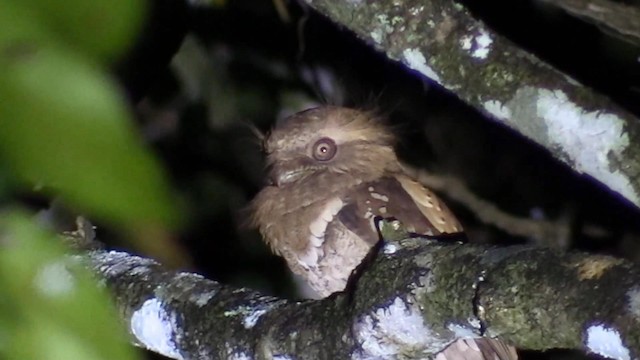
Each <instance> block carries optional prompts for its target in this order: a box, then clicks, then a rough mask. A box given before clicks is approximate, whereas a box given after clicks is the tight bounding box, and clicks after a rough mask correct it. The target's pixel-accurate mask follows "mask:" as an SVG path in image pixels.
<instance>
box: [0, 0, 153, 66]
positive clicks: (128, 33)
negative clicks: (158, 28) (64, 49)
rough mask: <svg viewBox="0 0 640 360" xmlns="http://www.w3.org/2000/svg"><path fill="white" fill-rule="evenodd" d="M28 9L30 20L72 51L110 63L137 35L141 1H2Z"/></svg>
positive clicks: (142, 11)
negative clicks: (45, 28) (44, 27)
mask: <svg viewBox="0 0 640 360" xmlns="http://www.w3.org/2000/svg"><path fill="white" fill-rule="evenodd" d="M4 1H5V2H16V3H20V4H21V5H23V6H25V7H27V8H29V9H30V10H31V13H32V16H33V17H34V19H35V20H36V21H37V22H38V23H41V24H43V25H44V26H46V27H47V28H48V29H49V32H51V33H52V34H53V35H55V37H57V38H59V39H60V40H61V41H63V42H64V43H65V44H66V45H67V46H70V47H73V48H74V49H76V51H79V52H82V53H85V54H88V55H90V56H91V57H93V58H95V59H98V60H108V61H110V60H114V59H115V58H116V57H117V55H119V54H120V53H121V52H122V51H123V50H125V49H126V48H127V47H128V46H129V45H130V43H131V41H132V40H133V39H134V36H133V35H135V34H137V33H138V29H139V27H140V20H141V19H142V14H143V13H144V10H145V9H144V5H145V4H146V3H145V2H144V1H142V0H92V1H85V0H46V1H42V0H4Z"/></svg>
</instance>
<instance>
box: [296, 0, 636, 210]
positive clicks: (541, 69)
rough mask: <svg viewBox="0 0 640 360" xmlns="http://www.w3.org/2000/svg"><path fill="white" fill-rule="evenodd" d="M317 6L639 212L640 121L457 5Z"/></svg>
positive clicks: (322, 2)
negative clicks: (592, 178)
mask: <svg viewBox="0 0 640 360" xmlns="http://www.w3.org/2000/svg"><path fill="white" fill-rule="evenodd" d="M306 2H307V3H308V4H309V5H310V6H311V7H313V8H315V9H316V10H318V11H319V12H321V13H323V14H325V15H326V16H328V17H329V18H331V19H332V20H333V21H334V22H336V23H339V24H341V25H344V26H346V27H347V28H349V29H350V30H352V31H354V32H355V33H356V34H357V35H358V36H359V37H360V38H362V39H363V40H365V41H367V42H368V43H371V44H372V45H373V46H375V47H376V48H377V49H379V50H381V51H383V52H384V53H385V54H386V55H387V56H388V57H389V58H391V59H395V60H399V61H402V62H403V63H404V64H406V65H407V66H409V67H410V68H412V69H414V70H416V71H418V72H419V73H421V74H422V75H424V76H426V77H428V78H430V79H431V80H433V81H435V82H436V83H438V84H440V85H441V86H443V87H444V88H446V89H448V90H449V91H451V92H453V93H455V94H456V95H457V96H458V97H460V98H461V99H462V100H464V101H465V102H467V103H468V104H470V105H472V106H473V107H475V108H476V109H478V110H480V111H482V112H484V113H486V114H489V115H491V116H492V117H493V118H494V119H496V120H498V121H499V122H501V123H503V124H506V125H508V126H510V127H511V128H513V129H515V130H516V131H518V132H520V133H521V134H524V135H525V136H527V137H529V138H531V139H532V140H534V141H535V142H537V143H539V144H541V145H542V146H544V147H545V148H546V149H548V150H549V151H550V152H551V153H553V155H554V156H555V157H556V158H558V159H561V160H563V161H565V162H566V163H568V164H569V165H570V166H571V167H572V168H573V169H574V170H576V171H578V172H580V173H586V174H588V175H591V176H592V177H594V178H596V179H597V180H599V181H600V182H602V183H603V184H605V185H606V186H608V187H609V188H610V189H612V190H614V191H616V192H618V193H619V194H621V195H622V196H623V197H625V198H626V199H628V200H629V201H630V202H632V203H633V204H635V205H636V206H640V184H639V183H638V174H640V161H638V159H639V158H640V156H639V154H640V125H639V124H640V119H638V118H637V117H636V116H634V115H632V114H631V113H630V112H628V111H626V110H625V109H623V108H621V107H620V106H618V105H616V104H614V103H613V102H612V101H611V100H610V99H608V98H607V97H605V96H603V95H601V94H598V93H595V92H594V91H593V90H591V89H589V88H587V87H585V86H583V85H581V84H579V83H578V82H576V81H575V80H573V79H571V78H570V77H568V76H567V75H565V74H563V73H561V72H560V71H558V70H556V69H554V68H553V67H551V66H550V65H548V64H546V63H544V62H543V61H541V60H540V59H538V58H536V57H535V56H534V55H532V54H530V53H528V52H526V51H524V50H522V49H520V48H518V47H517V46H516V45H514V44H513V43H511V42H510V41H508V40H507V39H505V38H503V37H502V36H500V35H498V34H496V33H495V32H494V31H492V30H491V29H490V28H489V27H487V26H486V25H485V24H484V23H482V22H481V21H479V20H476V19H474V18H473V17H472V16H471V14H470V13H469V11H467V10H466V9H465V8H464V6H463V5H461V4H460V3H456V2H453V1H450V0H426V1H424V0H421V1H403V2H395V1H374V0H359V1H337V0H307V1H306Z"/></svg>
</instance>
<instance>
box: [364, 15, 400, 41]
mask: <svg viewBox="0 0 640 360" xmlns="http://www.w3.org/2000/svg"><path fill="white" fill-rule="evenodd" d="M376 22H377V24H376V26H375V28H374V30H373V31H371V32H370V33H369V36H371V38H372V39H373V41H374V42H376V43H377V44H382V42H383V41H384V40H385V39H386V38H387V35H388V34H391V33H392V32H393V26H392V23H394V21H391V22H390V21H389V18H388V17H387V15H385V14H379V15H378V16H376Z"/></svg>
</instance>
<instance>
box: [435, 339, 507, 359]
mask: <svg viewBox="0 0 640 360" xmlns="http://www.w3.org/2000/svg"><path fill="white" fill-rule="evenodd" d="M517 359H518V354H517V353H516V349H515V348H513V347H512V346H508V345H507V344H505V343H504V342H502V341H500V340H497V339H489V338H477V339H458V340H456V341H455V342H453V343H452V344H451V345H449V346H448V347H447V348H446V349H444V350H443V351H441V352H440V353H438V355H436V358H435V360H517Z"/></svg>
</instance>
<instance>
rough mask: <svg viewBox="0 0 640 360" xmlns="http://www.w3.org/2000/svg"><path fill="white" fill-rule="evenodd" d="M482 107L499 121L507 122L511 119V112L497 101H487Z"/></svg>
mask: <svg viewBox="0 0 640 360" xmlns="http://www.w3.org/2000/svg"><path fill="white" fill-rule="evenodd" d="M482 106H483V107H484V109H485V110H486V111H487V112H488V113H489V114H491V115H492V116H493V117H495V118H496V119H497V120H501V121H505V120H508V119H510V118H511V110H509V108H508V107H506V106H504V105H503V104H502V103H501V102H499V101H497V100H489V101H485V102H484V103H483V104H482Z"/></svg>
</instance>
